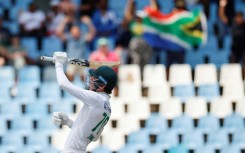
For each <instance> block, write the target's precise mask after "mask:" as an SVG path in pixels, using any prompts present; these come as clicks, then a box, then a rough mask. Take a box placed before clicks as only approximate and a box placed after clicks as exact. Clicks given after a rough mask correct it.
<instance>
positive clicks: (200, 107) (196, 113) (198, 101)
mask: <svg viewBox="0 0 245 153" xmlns="http://www.w3.org/2000/svg"><path fill="white" fill-rule="evenodd" d="M185 113H186V114H187V115H188V116H190V117H192V118H193V119H198V118H201V117H203V116H205V115H206V114H207V103H206V101H205V99H204V98H202V97H193V98H190V99H189V100H187V102H186V105H185Z"/></svg>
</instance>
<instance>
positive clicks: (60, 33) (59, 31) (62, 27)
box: [55, 16, 70, 41]
mask: <svg viewBox="0 0 245 153" xmlns="http://www.w3.org/2000/svg"><path fill="white" fill-rule="evenodd" d="M69 21H70V19H69V17H68V16H66V17H65V18H64V19H63V21H62V22H61V23H60V25H59V26H58V27H57V29H56V31H55V32H56V35H57V36H58V37H59V38H60V39H61V40H62V41H66V37H65V33H64V31H65V27H66V24H67V23H68V22H69Z"/></svg>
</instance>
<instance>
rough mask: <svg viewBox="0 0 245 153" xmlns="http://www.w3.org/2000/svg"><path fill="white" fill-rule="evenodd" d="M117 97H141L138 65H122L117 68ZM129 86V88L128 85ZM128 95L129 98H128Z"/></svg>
mask: <svg viewBox="0 0 245 153" xmlns="http://www.w3.org/2000/svg"><path fill="white" fill-rule="evenodd" d="M118 78H119V79H118V81H119V84H118V87H119V93H118V94H119V97H122V98H125V99H136V98H141V97H142V92H141V73H140V68H139V65H136V64H132V65H122V66H120V67H119V69H118ZM129 86H130V90H128V87H129ZM129 97H130V98H129Z"/></svg>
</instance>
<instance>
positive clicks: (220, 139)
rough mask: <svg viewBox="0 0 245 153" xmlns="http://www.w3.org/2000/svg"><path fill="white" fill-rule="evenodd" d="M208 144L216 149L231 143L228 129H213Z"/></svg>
mask: <svg viewBox="0 0 245 153" xmlns="http://www.w3.org/2000/svg"><path fill="white" fill-rule="evenodd" d="M207 144H208V145H211V146H212V147H213V148H215V149H221V148H222V147H223V146H225V145H228V144H229V140H228V133H227V131H226V130H218V131H212V132H211V133H209V134H208V141H207Z"/></svg>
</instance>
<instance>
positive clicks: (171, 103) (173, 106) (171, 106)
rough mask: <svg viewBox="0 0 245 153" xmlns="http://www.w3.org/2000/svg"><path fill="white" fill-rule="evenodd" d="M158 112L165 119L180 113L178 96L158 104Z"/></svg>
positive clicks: (172, 117)
mask: <svg viewBox="0 0 245 153" xmlns="http://www.w3.org/2000/svg"><path fill="white" fill-rule="evenodd" d="M160 113H161V114H162V115H163V117H165V118H166V119H174V118H175V117H178V116H180V115H182V108H181V101H180V100H179V99H178V98H171V99H169V100H166V101H163V102H162V103H161V105H160Z"/></svg>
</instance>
